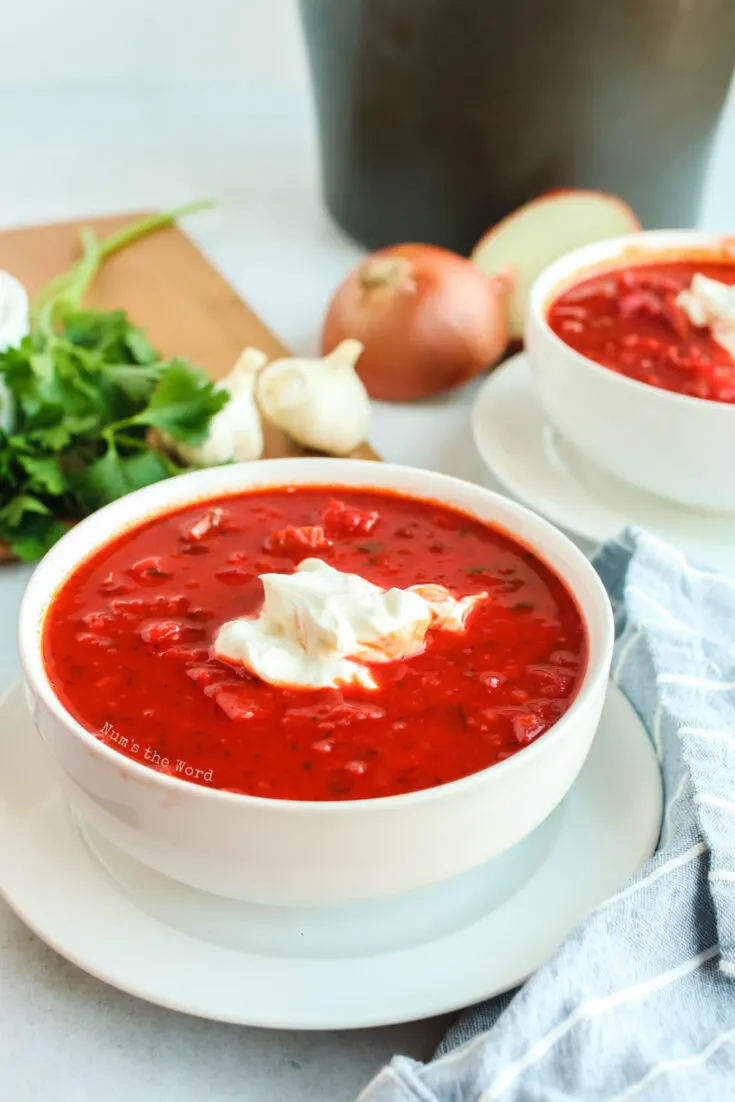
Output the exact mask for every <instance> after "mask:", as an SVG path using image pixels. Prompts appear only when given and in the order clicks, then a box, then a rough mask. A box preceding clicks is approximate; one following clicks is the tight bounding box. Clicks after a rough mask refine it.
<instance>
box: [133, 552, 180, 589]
mask: <svg viewBox="0 0 735 1102" xmlns="http://www.w3.org/2000/svg"><path fill="white" fill-rule="evenodd" d="M125 573H126V574H127V575H128V577H130V578H134V579H135V581H136V582H139V583H141V584H142V585H157V584H158V583H159V582H160V581H162V579H163V578H170V577H171V570H170V569H169V568H167V566H166V565H165V560H164V559H163V558H162V557H161V555H151V556H150V557H149V558H147V559H140V561H139V562H136V563H133V565H132V566H131V567H130V569H129V570H126V571H125Z"/></svg>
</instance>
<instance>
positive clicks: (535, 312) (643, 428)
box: [525, 230, 735, 510]
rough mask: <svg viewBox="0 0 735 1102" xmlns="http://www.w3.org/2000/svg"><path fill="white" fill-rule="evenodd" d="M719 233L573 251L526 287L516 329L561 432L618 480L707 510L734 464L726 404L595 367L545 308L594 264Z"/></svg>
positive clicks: (716, 503) (715, 505)
mask: <svg viewBox="0 0 735 1102" xmlns="http://www.w3.org/2000/svg"><path fill="white" fill-rule="evenodd" d="M725 240H726V239H725V238H723V237H721V236H717V235H714V234H705V233H700V232H697V231H695V230H652V231H648V232H644V233H637V234H632V235H630V236H626V237H616V238H612V239H610V240H608V241H602V242H598V243H597V244H595V245H589V246H586V247H585V248H582V249H575V250H574V251H573V252H571V253H567V254H566V256H563V257H562V258H561V259H559V260H557V261H555V262H554V263H553V264H551V265H549V267H548V268H546V269H545V271H544V272H542V273H541V275H540V276H539V277H538V279H537V280H536V282H535V283H534V285H533V287H532V288H531V293H530V296H529V302H528V310H527V314H526V334H525V343H526V350H527V352H528V356H529V359H530V362H531V369H532V371H533V376H534V381H535V385H536V390H537V393H538V396H539V398H540V400H541V404H542V406H543V408H544V411H545V413H546V415H547V417H548V418H549V421H550V422H551V424H552V425H553V426H554V427H555V428H556V429H557V430H558V431H559V432H560V433H561V435H562V436H563V437H564V438H565V439H566V440H568V441H569V442H570V443H571V444H572V445H574V447H575V448H577V449H578V450H579V451H580V452H582V453H583V454H584V455H586V456H587V457H588V458H589V459H591V460H592V461H593V462H594V463H596V464H597V465H598V466H600V467H602V468H603V469H604V470H606V471H608V472H610V473H611V474H613V475H615V476H616V477H617V478H620V479H622V480H623V481H624V482H628V483H630V484H631V485H633V486H637V487H639V488H640V489H643V490H646V491H648V492H649V493H653V494H657V495H659V496H660V497H664V498H668V499H669V500H672V501H676V502H680V503H683V504H685V505H688V506H693V507H695V508H702V509H714V510H733V509H735V480H733V479H732V478H731V477H730V474H729V472H731V471H732V470H733V469H734V468H735V405H729V404H727V403H725V402H710V401H705V400H703V399H701V398H691V397H688V396H686V395H683V394H674V393H672V392H671V391H667V390H661V389H659V388H657V387H653V386H648V385H647V384H646V383H641V382H638V381H637V380H636V379H629V378H627V377H626V376H624V375H619V374H618V373H617V372H616V371H611V370H610V369H609V368H606V367H602V366H601V365H600V364H597V363H595V361H594V360H591V359H588V358H587V357H586V356H583V355H581V353H579V352H575V351H574V349H572V348H570V347H569V345H568V344H565V343H564V341H562V340H561V338H560V337H558V336H557V335H556V334H555V333H554V332H553V331H552V330H551V328H550V327H549V325H548V323H547V321H546V315H547V311H548V309H549V306H550V304H551V303H552V302H553V300H554V299H555V298H556V297H557V295H558V294H560V293H561V291H562V290H563V289H564V288H566V287H568V286H571V285H572V284H574V283H577V282H579V281H581V280H582V279H584V278H585V277H586V276H587V275H592V274H594V272H595V270H596V269H598V268H599V267H605V266H608V267H611V268H612V267H617V266H618V265H620V264H625V263H626V260H627V259H628V258H630V260H631V262H634V261H636V260H637V261H639V262H640V261H641V260H645V259H649V260H655V259H656V258H657V256H658V255H660V254H661V253H662V252H669V251H671V250H682V252H683V253H686V252H687V251H689V252H691V251H692V250H699V249H712V250H713V252H717V251H720V250H721V249H722V247H723V242H724V241H725ZM730 240H731V241H732V239H730ZM647 254H650V255H647Z"/></svg>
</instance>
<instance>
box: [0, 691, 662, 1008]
mask: <svg viewBox="0 0 735 1102" xmlns="http://www.w3.org/2000/svg"><path fill="white" fill-rule="evenodd" d="M0 730H1V731H2V739H1V740H0V839H2V845H1V846H0V891H1V892H2V894H3V895H4V897H5V899H6V900H7V902H8V903H9V905H10V906H11V907H12V908H13V910H14V911H15V912H16V913H17V914H18V916H19V917H20V918H21V919H23V921H24V922H25V923H26V924H27V925H28V926H29V927H30V928H31V929H32V930H33V931H34V932H35V933H36V934H37V935H38V936H39V937H40V938H42V939H43V940H44V941H45V942H47V943H48V944H49V945H51V946H52V947H53V948H54V949H56V951H57V952H59V953H60V954H61V955H62V956H64V957H67V958H68V959H69V960H71V961H73V962H74V963H75V964H77V965H78V966H79V967H80V968H83V969H85V970H86V971H87V972H90V973H91V974H92V975H94V976H97V977H99V978H100V979H102V980H105V981H107V982H108V983H110V984H112V985H113V986H115V987H118V988H120V989H122V990H124V991H127V992H130V993H131V994H134V995H137V996H139V997H140V998H143V999H147V1000H149V1001H150V1002H153V1003H158V1004H160V1005H162V1006H167V1007H170V1008H173V1009H176V1010H180V1011H183V1012H186V1013H189V1014H194V1015H198V1016H200V1017H203V1018H211V1019H215V1020H221V1021H227V1022H236V1023H240V1024H243V1025H254V1026H266V1027H274V1028H284V1029H348V1028H359V1027H365V1026H375V1025H384V1024H389V1023H395V1022H401V1021H409V1020H413V1019H417V1018H424V1017H429V1016H432V1015H435V1014H440V1013H443V1012H445V1011H449V1010H454V1009H457V1008H459V1007H462V1006H466V1005H469V1004H472V1003H475V1002H479V1001H480V1000H482V999H484V998H486V997H488V996H490V995H493V994H496V993H499V992H501V991H504V990H507V989H509V988H511V987H514V986H515V985H517V984H518V983H520V982H521V981H522V980H523V979H525V978H526V977H527V976H528V975H529V974H530V973H531V972H533V971H534V970H535V969H536V968H537V967H538V966H539V965H540V964H541V963H542V962H543V961H544V960H545V959H546V958H547V957H548V956H549V955H550V954H551V953H552V952H553V951H554V949H555V948H556V947H557V946H558V945H559V943H560V942H561V941H562V939H563V938H564V937H565V935H566V934H567V933H568V932H569V931H570V930H571V929H572V928H573V927H574V926H575V925H576V924H577V923H578V922H579V921H580V920H581V919H582V918H583V917H584V916H585V915H586V914H587V913H588V912H589V911H590V909H591V908H593V907H594V906H595V905H597V904H598V903H600V902H601V901H602V900H603V899H605V898H606V897H607V896H609V895H610V894H612V893H613V892H614V891H616V890H617V889H618V888H619V887H620V885H621V884H623V883H624V882H625V880H627V878H628V877H629V876H630V875H631V874H632V873H634V872H635V871H636V870H637V869H638V868H639V867H640V865H641V864H642V863H643V862H644V861H645V860H646V858H647V857H648V856H649V855H650V854H651V853H652V851H653V849H654V847H655V844H656V841H657V838H658V833H659V828H660V822H661V782H660V776H659V770H658V766H657V762H656V758H655V754H654V751H653V749H652V747H651V743H650V740H649V738H648V736H647V734H646V732H645V730H644V728H643V727H642V725H641V723H640V720H639V719H638V717H637V716H636V714H635V712H634V711H633V709H632V708H631V706H630V705H629V704H628V702H627V701H626V699H625V698H624V697H623V696H622V694H621V693H620V691H619V690H618V689H617V688H615V687H614V686H612V685H611V686H610V688H609V690H608V696H607V701H606V705H605V710H604V714H603V719H602V722H601V726H600V729H599V732H598V734H597V737H596V738H595V741H594V743H593V746H592V750H591V751H590V754H589V757H588V759H587V761H586V763H585V765H584V767H583V770H582V772H581V774H580V776H579V778H578V779H577V781H576V783H575V784H574V786H573V788H572V789H571V791H570V792H569V794H568V796H567V797H566V799H565V800H564V802H563V803H562V804H561V806H560V807H559V808H557V810H556V811H555V812H554V813H553V814H552V815H551V816H550V817H549V819H547V820H546V822H545V823H543V824H542V825H541V826H540V827H538V828H537V830H536V831H535V832H534V833H533V834H532V835H531V836H530V837H529V838H527V839H526V840H525V841H524V842H522V843H521V844H520V845H518V846H516V847H515V849H513V850H511V851H510V852H508V853H506V854H503V855H502V856H501V857H499V858H496V859H495V860H494V861H492V862H490V864H488V865H486V866H484V867H483V868H481V869H477V870H475V871H473V872H472V873H469V874H466V875H464V876H462V877H459V878H458V879H456V880H454V881H452V882H451V883H448V884H444V885H440V886H438V887H433V888H429V889H424V890H422V891H419V892H414V893H411V894H410V895H408V896H403V897H400V898H398V899H393V900H386V901H381V902H378V903H372V904H360V905H355V906H349V907H341V908H336V909H331V910H324V909H291V908H277V907H262V906H255V905H251V904H246V903H240V902H236V901H230V900H225V899H220V898H217V897H214V896H210V895H207V894H205V893H203V892H199V891H195V890H193V889H189V888H187V887H185V886H183V885H180V884H177V883H175V882H173V881H171V880H168V879H166V878H165V877H162V876H159V875H158V874H156V873H153V872H151V871H150V870H148V869H146V868H144V867H143V866H141V865H139V864H137V863H136V862H134V861H132V860H130V859H129V858H127V857H125V856H124V855H123V854H121V853H120V852H119V851H117V850H115V849H114V848H113V847H111V846H110V845H109V844H107V843H105V842H104V841H103V840H102V839H100V838H98V837H92V836H90V835H88V834H87V833H86V831H85V830H84V828H83V827H82V826H81V824H77V823H76V822H75V821H74V818H73V816H72V815H71V814H70V812H69V810H68V808H67V805H66V803H65V801H64V800H63V798H62V796H61V794H60V791H59V788H58V787H57V784H56V781H55V773H54V769H55V766H54V764H53V763H52V762H51V760H50V758H49V756H48V753H47V751H46V749H45V747H44V746H43V744H42V743H41V741H40V738H39V736H38V735H37V734H36V731H35V728H34V727H33V724H32V721H31V719H30V716H29V713H28V710H27V707H26V703H25V699H24V696H23V692H22V689H21V688H20V687H19V686H16V687H15V688H13V689H12V690H11V691H10V693H9V694H8V695H7V696H6V697H5V698H4V700H3V701H2V702H0Z"/></svg>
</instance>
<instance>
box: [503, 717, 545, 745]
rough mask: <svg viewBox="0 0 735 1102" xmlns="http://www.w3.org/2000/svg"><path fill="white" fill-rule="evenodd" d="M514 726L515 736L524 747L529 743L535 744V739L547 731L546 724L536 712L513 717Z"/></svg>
mask: <svg viewBox="0 0 735 1102" xmlns="http://www.w3.org/2000/svg"><path fill="white" fill-rule="evenodd" d="M511 722H512V724H513V734H514V735H515V739H516V742H520V743H521V745H522V746H526V745H527V744H528V743H529V742H533V740H534V739H535V738H538V736H539V735H542V734H543V733H544V731H545V730H546V724H545V723H544V721H543V719H541V717H540V716H537V715H536V714H535V713H534V712H526V713H524V714H523V715H517V716H513V719H512V720H511Z"/></svg>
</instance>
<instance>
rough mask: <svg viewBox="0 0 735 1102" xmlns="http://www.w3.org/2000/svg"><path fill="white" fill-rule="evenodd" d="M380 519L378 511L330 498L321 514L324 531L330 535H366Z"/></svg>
mask: <svg viewBox="0 0 735 1102" xmlns="http://www.w3.org/2000/svg"><path fill="white" fill-rule="evenodd" d="M379 520H380V513H376V512H368V511H367V510H365V509H357V508H356V507H355V506H354V505H345V503H344V502H343V501H337V499H336V498H332V500H331V501H330V502H329V505H328V506H327V508H326V509H325V510H324V513H323V514H322V524H323V525H324V529H325V531H327V532H328V533H329V534H330V535H332V536H338V537H339V536H367V535H368V534H369V533H370V532H372V530H373V528H374V527H375V525H376V524H377V523H378V521H379Z"/></svg>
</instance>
